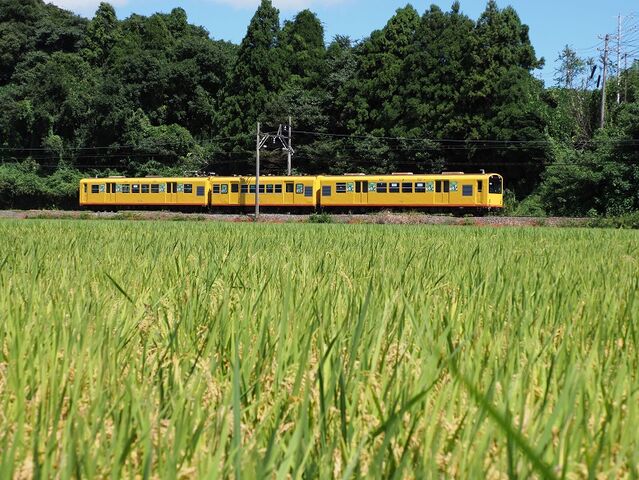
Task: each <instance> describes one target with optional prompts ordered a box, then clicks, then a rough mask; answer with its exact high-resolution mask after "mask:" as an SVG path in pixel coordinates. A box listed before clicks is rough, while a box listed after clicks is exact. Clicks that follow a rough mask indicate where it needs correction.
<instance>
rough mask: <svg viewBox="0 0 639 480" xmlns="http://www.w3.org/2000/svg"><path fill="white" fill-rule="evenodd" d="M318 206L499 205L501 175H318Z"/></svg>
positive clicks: (438, 207)
mask: <svg viewBox="0 0 639 480" xmlns="http://www.w3.org/2000/svg"><path fill="white" fill-rule="evenodd" d="M318 178H319V189H320V198H319V206H320V207H321V208H322V209H325V210H330V209H362V210H363V209H379V208H424V209H432V210H435V211H453V212H464V211H479V210H490V209H499V208H502V207H503V179H502V177H501V176H500V175H497V174H491V173H486V174H464V173H462V172H452V173H442V174H438V175H414V174H412V173H397V174H392V175H363V174H346V175H342V176H320V177H318Z"/></svg>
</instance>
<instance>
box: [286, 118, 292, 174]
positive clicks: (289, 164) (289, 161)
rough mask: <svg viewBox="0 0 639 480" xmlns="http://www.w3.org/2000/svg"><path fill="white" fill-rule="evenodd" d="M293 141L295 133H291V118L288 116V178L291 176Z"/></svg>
mask: <svg viewBox="0 0 639 480" xmlns="http://www.w3.org/2000/svg"><path fill="white" fill-rule="evenodd" d="M292 139H293V132H291V116H290V115H289V116H288V148H287V149H286V152H287V153H288V165H287V166H288V168H287V170H286V171H287V173H288V176H289V177H290V176H291V157H292V155H293V148H292V147H291V141H292Z"/></svg>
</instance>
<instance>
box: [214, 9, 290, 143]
mask: <svg viewBox="0 0 639 480" xmlns="http://www.w3.org/2000/svg"><path fill="white" fill-rule="evenodd" d="M279 34H280V24H279V12H278V10H277V9H276V8H274V7H273V5H272V4H271V0H262V2H261V4H260V6H259V7H258V9H257V11H256V12H255V15H254V16H253V18H252V19H251V22H250V24H249V27H248V30H247V32H246V36H245V37H244V39H243V40H242V43H241V44H240V48H239V51H238V53H237V60H236V61H235V65H234V66H233V69H232V74H231V78H230V81H229V83H228V85H227V88H226V89H225V92H224V100H223V103H222V106H221V111H220V113H219V116H218V129H219V132H220V133H221V134H222V135H223V136H225V137H226V136H228V137H235V140H234V143H235V145H236V147H235V148H240V149H245V150H250V148H252V145H253V144H254V140H253V139H252V138H251V133H252V132H253V133H254V132H255V124H256V122H257V121H258V120H264V118H263V112H264V108H265V106H266V104H267V103H268V102H269V100H270V99H271V98H272V96H273V95H277V94H278V93H279V91H280V90H281V88H282V85H283V82H284V78H285V68H284V64H283V61H282V58H281V55H280V53H281V52H280V49H279V48H278V40H279Z"/></svg>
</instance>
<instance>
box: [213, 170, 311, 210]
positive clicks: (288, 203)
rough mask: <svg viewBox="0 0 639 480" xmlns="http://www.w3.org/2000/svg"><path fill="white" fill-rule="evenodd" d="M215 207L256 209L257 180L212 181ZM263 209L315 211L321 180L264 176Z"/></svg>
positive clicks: (261, 188) (251, 178)
mask: <svg viewBox="0 0 639 480" xmlns="http://www.w3.org/2000/svg"><path fill="white" fill-rule="evenodd" d="M209 182H210V184H211V203H210V205H211V207H212V208H214V209H217V207H221V208H229V207H231V208H237V209H244V208H248V207H255V177H209ZM259 189H260V192H259V193H260V207H264V208H267V209H268V208H271V209H273V208H285V209H304V210H313V209H314V208H315V205H316V202H317V196H318V191H319V182H318V181H317V177H303V176H296V177H276V176H268V175H267V176H260V186H259Z"/></svg>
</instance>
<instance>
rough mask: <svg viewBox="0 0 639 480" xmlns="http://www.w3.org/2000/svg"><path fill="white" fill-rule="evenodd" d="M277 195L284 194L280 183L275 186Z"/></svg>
mask: <svg viewBox="0 0 639 480" xmlns="http://www.w3.org/2000/svg"><path fill="white" fill-rule="evenodd" d="M275 193H282V184H281V183H278V184H276V185H275Z"/></svg>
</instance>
